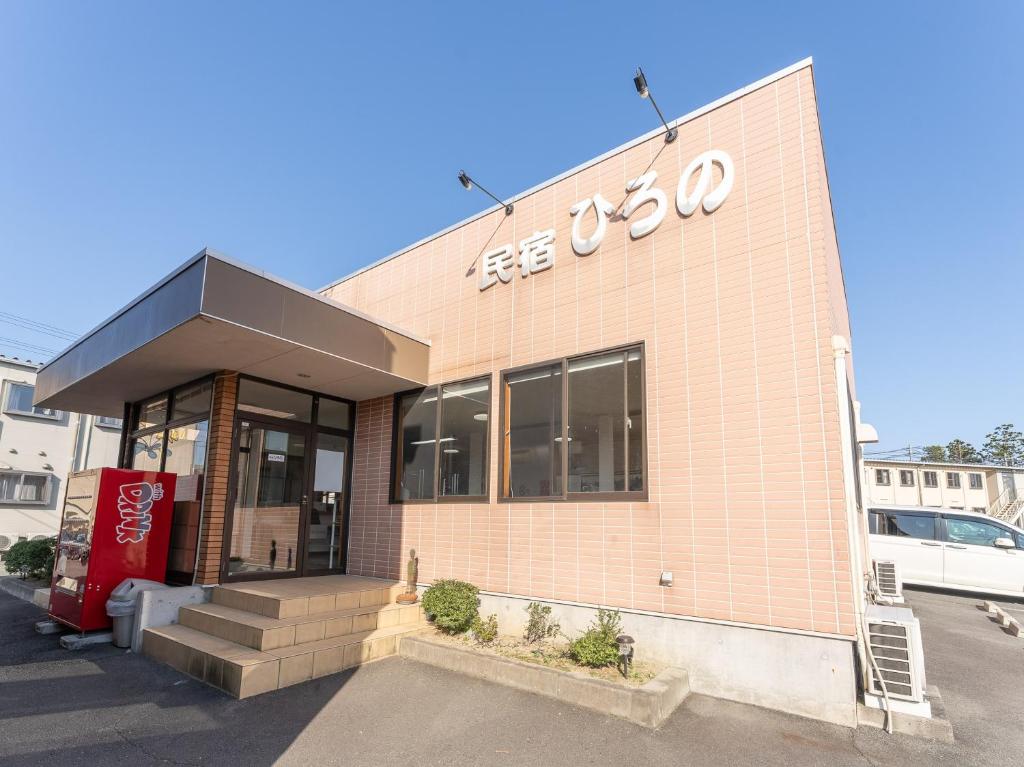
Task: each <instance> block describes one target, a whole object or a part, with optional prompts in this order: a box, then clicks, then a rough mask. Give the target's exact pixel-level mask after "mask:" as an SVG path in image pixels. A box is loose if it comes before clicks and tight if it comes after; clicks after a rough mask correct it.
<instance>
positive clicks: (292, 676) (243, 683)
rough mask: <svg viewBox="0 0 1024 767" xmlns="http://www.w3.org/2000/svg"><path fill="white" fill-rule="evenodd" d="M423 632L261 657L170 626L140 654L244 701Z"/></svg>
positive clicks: (370, 635)
mask: <svg viewBox="0 0 1024 767" xmlns="http://www.w3.org/2000/svg"><path fill="white" fill-rule="evenodd" d="M422 629H423V624H414V625H401V626H392V627H389V628H382V629H374V630H372V631H362V632H359V633H353V634H345V635H343V636H336V637H331V638H328V639H322V640H319V641H316V642H307V643H305V644H302V645H292V646H289V647H283V648H278V649H276V650H271V651H269V652H264V651H261V650H255V649H253V648H251V647H247V646H245V645H241V644H238V643H236V642H231V641H229V640H226V639H221V638H220V637H215V636H211V635H209V634H206V633H203V632H202V631H198V630H196V629H194V628H191V627H189V626H183V625H181V624H174V625H171V626H162V627H160V628H149V629H146V630H145V631H144V632H143V640H142V651H143V652H144V653H145V654H146V655H148V656H149V657H151V658H153V659H154V660H158V661H161V662H163V663H166V664H167V665H169V666H171V667H173V668H175V669H177V670H179V671H181V672H184V673H186V674H189V675H190V676H193V677H195V678H197V679H200V680H202V681H204V682H206V683H207V684H209V685H212V686H213V687H217V688H219V689H221V690H224V691H225V692H227V693H228V694H230V695H234V696H235V697H236V698H248V697H250V696H253V695H259V694H260V693H264V692H270V691H271V690H277V689H279V688H281V687H287V686H289V685H293V684H298V683H300V682H304V681H307V680H309V679H313V678H316V677H321V676H326V675H327V674H334V673H337V672H339V671H343V670H344V669H347V668H352V667H353V666H358V665H360V664H362V663H366V662H368V661H372V660H377V659H378V658H383V657H386V656H388V655H393V654H395V653H396V652H397V651H398V647H399V645H400V643H401V639H402V637H403V636H407V635H410V634H415V633H417V632H419V631H421V630H422Z"/></svg>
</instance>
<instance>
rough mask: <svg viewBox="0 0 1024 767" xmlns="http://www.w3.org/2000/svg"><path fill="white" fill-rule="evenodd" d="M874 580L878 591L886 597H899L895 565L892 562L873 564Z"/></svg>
mask: <svg viewBox="0 0 1024 767" xmlns="http://www.w3.org/2000/svg"><path fill="white" fill-rule="evenodd" d="M875 580H876V581H877V583H878V590H879V591H881V592H882V594H884V595H885V596H887V597H898V596H900V584H899V577H898V576H897V575H896V563H895V562H892V561H876V562H875Z"/></svg>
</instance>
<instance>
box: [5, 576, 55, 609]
mask: <svg viewBox="0 0 1024 767" xmlns="http://www.w3.org/2000/svg"><path fill="white" fill-rule="evenodd" d="M38 583H39V581H23V580H22V579H21V578H19V577H18V576H17V575H5V576H3V577H0V591H3V592H6V593H8V594H10V595H11V596H12V597H17V598H18V599H21V600H23V601H25V602H32V603H33V604H34V605H35V606H36V607H42V608H43V609H44V610H45V609H46V608H47V607H48V606H49V604H50V589H49V588H47V587H42V588H40V587H39V586H38V585H37V584H38Z"/></svg>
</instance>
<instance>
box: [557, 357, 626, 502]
mask: <svg viewBox="0 0 1024 767" xmlns="http://www.w3.org/2000/svg"><path fill="white" fill-rule="evenodd" d="M624 364H625V358H624V356H623V354H622V352H613V353H612V354H601V355H597V356H594V357H583V358H581V359H575V360H570V361H569V446H568V453H569V492H570V493H597V492H602V493H609V492H615V491H616V490H620V491H621V490H625V489H626V450H625V444H626V418H625V412H626V409H625V408H626V378H625V369H624V367H623V365H624ZM559 441H560V440H559Z"/></svg>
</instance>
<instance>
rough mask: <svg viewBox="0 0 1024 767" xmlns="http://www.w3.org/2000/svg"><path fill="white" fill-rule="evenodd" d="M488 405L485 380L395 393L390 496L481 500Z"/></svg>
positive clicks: (487, 380)
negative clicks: (392, 478)
mask: <svg viewBox="0 0 1024 767" xmlns="http://www.w3.org/2000/svg"><path fill="white" fill-rule="evenodd" d="M490 405H491V381H490V378H477V379H474V380H471V381H461V382H458V383H450V384H443V385H441V386H431V387H428V388H426V389H422V390H420V391H415V392H409V393H406V394H401V395H399V396H398V398H397V401H396V408H395V409H396V419H397V421H396V439H395V446H396V454H395V464H394V465H395V483H394V499H395V500H396V501H434V500H467V499H474V500H477V499H485V498H486V497H487V442H488V430H487V423H488V420H489V418H490Z"/></svg>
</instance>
